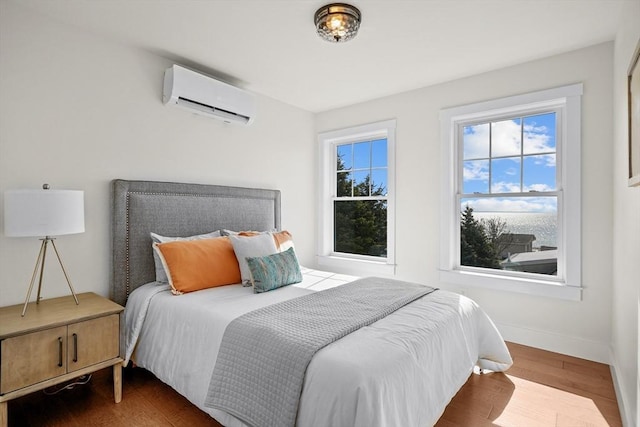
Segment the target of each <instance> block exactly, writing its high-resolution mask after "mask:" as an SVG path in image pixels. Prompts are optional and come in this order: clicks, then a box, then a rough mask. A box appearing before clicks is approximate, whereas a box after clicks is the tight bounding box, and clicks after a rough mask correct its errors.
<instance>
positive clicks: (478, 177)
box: [462, 160, 489, 181]
mask: <svg viewBox="0 0 640 427" xmlns="http://www.w3.org/2000/svg"><path fill="white" fill-rule="evenodd" d="M462 173H463V176H464V180H465V181H488V180H489V162H487V161H484V160H481V161H477V162H464V169H463V171H462Z"/></svg>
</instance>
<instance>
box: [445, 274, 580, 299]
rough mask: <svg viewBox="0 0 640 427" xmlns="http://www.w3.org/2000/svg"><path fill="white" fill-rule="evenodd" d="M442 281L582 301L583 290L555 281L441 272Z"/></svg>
mask: <svg viewBox="0 0 640 427" xmlns="http://www.w3.org/2000/svg"><path fill="white" fill-rule="evenodd" d="M440 281H442V282H445V283H453V284H456V285H461V286H468V287H472V288H483V289H493V290H498V291H507V292H516V293H520V294H527V295H536V296H542V297H549V298H557V299H564V300H569V301H580V300H582V288H581V287H579V286H568V285H565V284H562V283H559V282H555V281H547V280H532V279H524V278H517V277H504V276H498V275H492V274H485V273H476V272H468V271H460V270H440Z"/></svg>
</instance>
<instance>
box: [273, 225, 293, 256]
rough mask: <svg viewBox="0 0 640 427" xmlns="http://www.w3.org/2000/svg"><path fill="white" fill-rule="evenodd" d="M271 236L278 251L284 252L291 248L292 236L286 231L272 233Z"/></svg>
mask: <svg viewBox="0 0 640 427" xmlns="http://www.w3.org/2000/svg"><path fill="white" fill-rule="evenodd" d="M271 234H272V235H273V240H275V241H276V248H278V251H280V252H284V251H286V250H287V249H289V248H292V247H293V236H292V235H291V233H289V232H288V231H287V230H283V231H274V232H273V233H271Z"/></svg>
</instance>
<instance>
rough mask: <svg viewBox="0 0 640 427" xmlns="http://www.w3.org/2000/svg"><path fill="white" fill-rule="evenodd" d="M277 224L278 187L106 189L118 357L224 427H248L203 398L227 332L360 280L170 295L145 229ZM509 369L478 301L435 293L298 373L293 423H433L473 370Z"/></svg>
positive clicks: (185, 232) (328, 276) (316, 278)
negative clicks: (267, 310) (119, 318)
mask: <svg viewBox="0 0 640 427" xmlns="http://www.w3.org/2000/svg"><path fill="white" fill-rule="evenodd" d="M280 228H281V224H280V192H279V191H277V190H264V189H250V188H238V187H227V186H214V185H199V184H181V183H162V182H151V181H125V180H115V181H113V183H112V261H113V262H112V281H111V283H112V288H111V298H112V299H113V300H115V301H116V302H118V303H120V304H123V305H125V304H126V306H125V307H126V308H125V322H124V325H125V326H124V330H123V333H122V348H123V349H124V352H125V355H124V356H125V359H126V360H127V361H128V360H132V361H133V362H135V365H136V366H138V367H140V368H144V369H147V370H149V371H151V372H152V373H153V374H154V375H156V376H157V377H158V378H159V379H160V380H161V381H163V382H165V383H167V384H169V385H170V386H171V387H173V388H174V389H175V390H176V391H177V392H178V393H180V394H182V395H183V396H185V397H186V398H187V399H188V400H190V401H191V402H192V403H193V404H194V405H196V406H197V407H199V408H200V409H202V410H203V411H205V412H207V413H208V414H210V415H211V416H212V417H213V418H215V419H216V420H217V421H218V422H220V423H221V424H223V425H225V426H228V427H240V426H246V425H248V424H251V423H248V422H245V421H246V420H244V421H243V418H242V416H241V414H240V415H238V414H236V413H234V414H232V413H230V412H227V411H224V410H221V409H217V408H215V407H212V406H211V405H210V404H209V403H208V400H207V395H208V393H209V391H210V388H211V387H212V386H213V384H210V383H211V378H212V375H213V374H214V367H215V365H216V359H217V358H218V354H219V351H220V347H221V343H222V342H223V337H224V334H225V330H226V329H227V328H228V326H229V325H230V324H232V322H234V321H235V320H237V319H238V318H239V317H241V316H243V315H246V314H247V313H254V312H255V311H257V310H258V309H261V308H262V307H271V306H275V305H277V304H282V303H284V302H288V301H291V300H294V299H297V298H298V297H305V296H309V295H311V294H316V292H318V291H323V290H328V289H337V288H340V287H343V285H345V284H349V285H348V286H351V282H353V281H354V280H356V279H357V278H355V277H351V276H346V275H341V274H335V273H331V272H323V271H318V270H314V269H309V268H305V267H301V273H302V281H301V282H300V283H297V284H294V285H289V286H286V287H282V288H279V289H276V290H273V291H269V292H265V293H259V294H256V293H253V289H252V288H251V287H245V286H242V285H241V284H233V285H228V286H220V287H215V288H210V289H204V290H198V291H196V292H190V293H185V294H183V295H179V296H176V295H173V294H172V292H171V290H170V287H169V286H168V285H167V284H163V283H158V282H155V278H156V272H155V266H154V259H153V252H152V246H151V244H152V241H151V238H150V233H158V234H162V235H165V236H192V235H198V234H204V233H208V232H211V231H213V230H221V229H228V230H257V231H262V230H274V229H276V230H280ZM325 294H326V293H321V294H316V295H318V296H319V295H325ZM259 350H260V349H256V353H258V352H259ZM511 363H512V361H511V357H510V355H509V352H508V350H507V348H506V346H505V344H504V341H503V340H502V338H501V336H500V334H499V333H498V331H497V330H496V328H495V326H494V325H493V323H492V322H491V320H490V319H489V318H488V316H487V315H486V314H485V313H484V312H483V311H482V309H481V308H479V307H478V306H477V304H476V303H475V302H473V301H472V300H470V299H468V298H466V297H464V296H462V295H458V294H455V293H452V292H447V291H444V290H437V291H434V292H432V293H429V294H428V295H425V296H424V297H420V298H417V299H415V301H413V302H410V303H408V304H407V305H405V306H403V307H402V308H400V309H398V310H397V311H394V312H392V313H391V314H389V315H388V316H386V317H384V318H382V319H380V320H377V321H375V322H374V323H371V324H369V325H367V326H364V327H362V328H360V329H357V330H356V331H355V332H352V333H350V334H348V335H346V336H344V337H343V338H341V339H339V340H337V341H335V342H333V343H331V344H329V345H327V346H326V347H324V348H321V349H320V350H319V351H317V353H315V355H314V356H313V358H312V359H311V361H310V363H309V364H308V367H307V368H306V373H305V376H304V382H303V384H302V390H301V393H300V397H299V405H298V406H297V416H296V418H295V425H298V426H372V427H373V426H380V427H382V426H399V425H407V426H409V425H411V426H429V425H433V424H434V423H435V422H436V421H437V420H438V418H439V417H440V416H441V414H442V412H443V410H444V408H445V407H446V405H447V404H448V403H449V401H450V400H451V398H452V397H453V396H454V395H455V393H456V392H457V391H458V390H459V389H460V387H462V385H463V384H464V383H465V382H466V380H467V379H468V377H469V375H471V374H472V372H473V369H474V366H478V367H480V368H481V369H487V370H494V371H503V370H506V369H508V367H509V366H510V365H511ZM238 399H247V401H249V402H253V401H255V399H257V397H256V396H251V395H248V396H241V397H239V398H238Z"/></svg>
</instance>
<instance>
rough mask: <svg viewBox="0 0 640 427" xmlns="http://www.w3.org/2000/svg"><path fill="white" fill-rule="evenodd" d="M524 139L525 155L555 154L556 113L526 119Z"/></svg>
mask: <svg viewBox="0 0 640 427" xmlns="http://www.w3.org/2000/svg"><path fill="white" fill-rule="evenodd" d="M523 137H524V140H523V152H524V154H536V153H553V152H555V151H556V113H547V114H539V115H537V116H529V117H525V118H524V124H523Z"/></svg>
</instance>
